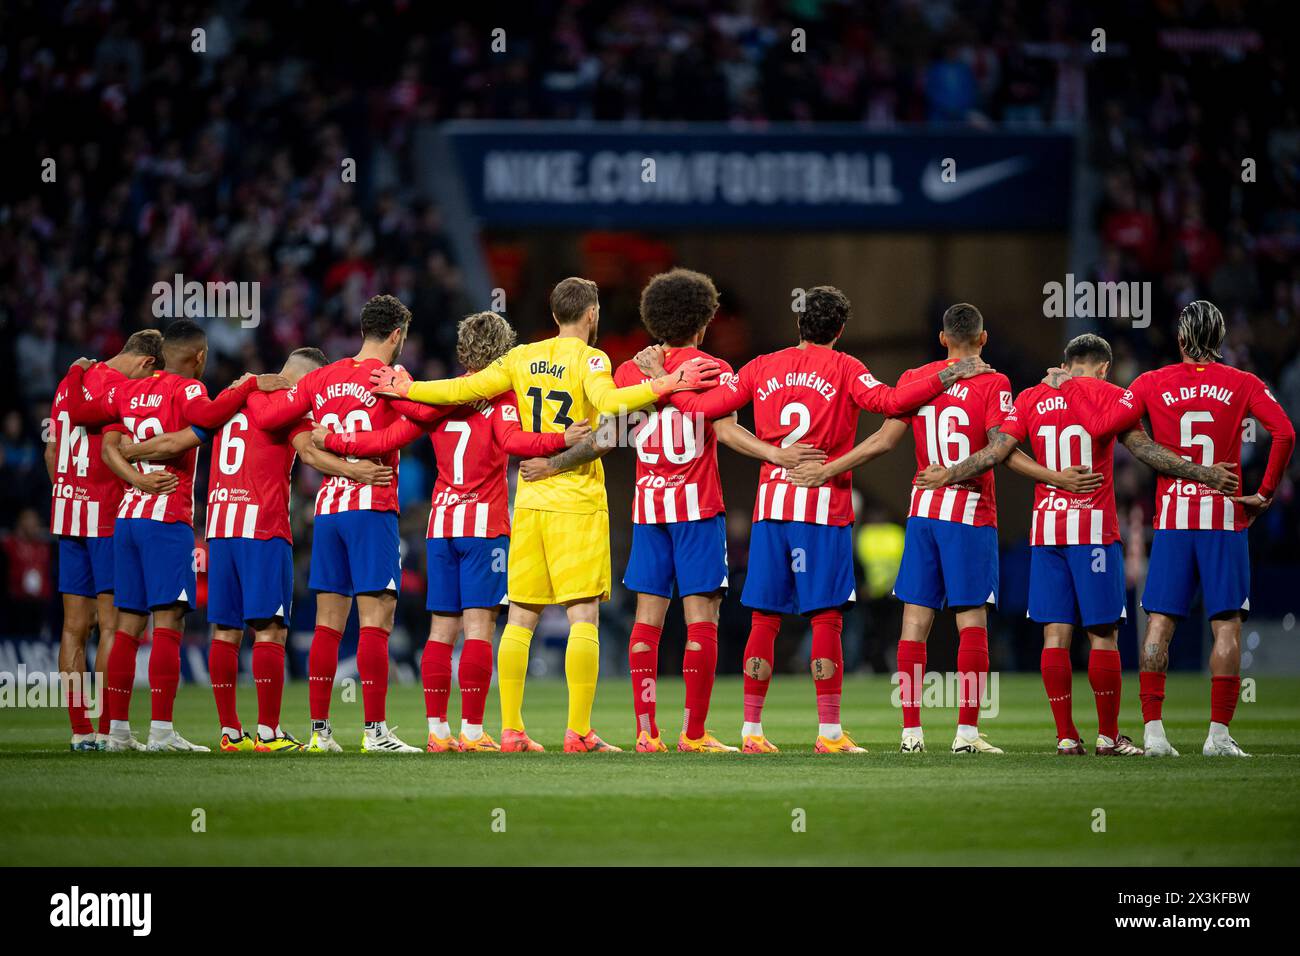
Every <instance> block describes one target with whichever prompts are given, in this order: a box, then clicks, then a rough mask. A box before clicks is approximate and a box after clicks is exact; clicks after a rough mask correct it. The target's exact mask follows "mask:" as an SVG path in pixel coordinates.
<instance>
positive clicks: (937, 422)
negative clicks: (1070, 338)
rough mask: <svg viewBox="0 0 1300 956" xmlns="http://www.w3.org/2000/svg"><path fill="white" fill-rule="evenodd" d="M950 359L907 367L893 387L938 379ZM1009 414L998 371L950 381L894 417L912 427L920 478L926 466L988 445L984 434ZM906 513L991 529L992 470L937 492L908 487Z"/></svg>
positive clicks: (994, 519) (1005, 383) (1007, 386)
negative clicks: (915, 406) (909, 495)
mask: <svg viewBox="0 0 1300 956" xmlns="http://www.w3.org/2000/svg"><path fill="white" fill-rule="evenodd" d="M955 361H956V360H955V359H941V360H939V361H937V362H931V363H930V364H928V365H922V366H921V367H920V368H914V369H909V370H908V371H906V372H904V373H903V374H902V376H901V377H900V378H899V380H898V387H899V388H902V387H903V385H904V384H906V383H909V382H912V381H914V380H915V379H917V378H922V379H928V378H929V377H930V376H934V375H937V374H938V373H939V372H941V371H943V370H944V369H945V368H947V367H948V366H949V365H952V364H953V363H954V362H955ZM1010 411H1011V382H1010V381H1009V380H1008V379H1007V377H1006V376H1005V375H1003V374H1002V373H1001V372H986V373H985V374H983V375H976V376H975V377H974V378H967V379H962V380H961V381H957V382H953V383H952V385H950V386H948V388H947V390H945V391H944V392H942V393H941V394H939V395H937V396H935V397H934V398H933V399H932V400H931V401H929V402H928V403H926V404H925V405H922V406H921V407H920V408H918V409H917V410H916V412H915V413H914V414H911V415H905V416H899V417H900V418H902V419H903V420H904V421H907V422H908V423H909V424H911V426H912V437H913V439H914V441H915V442H916V473H917V474H918V475H919V474H920V473H921V472H923V471H925V469H926V468H928V467H930V465H942V466H943V467H944V468H947V467H949V466H951V465H955V464H956V463H957V462H959V461H961V460H962V459H963V458H967V457H969V456H970V455H971V454H972V453H973V452H977V451H979V450H980V449H981V448H983V447H984V446H985V445H987V444H988V433H989V430H990V429H993V428H997V427H998V426H999V425H1001V424H1002V419H1003V418H1004V417H1005V416H1006V414H1007V413H1008V412H1010ZM908 515H909V516H911V517H913V518H936V519H938V520H940V521H956V522H958V523H960V524H969V525H994V526H996V525H997V523H998V508H997V498H996V495H995V493H994V484H993V471H992V469H990V470H989V471H986V472H984V473H983V474H979V475H976V476H975V477H974V478H972V479H970V480H969V481H963V482H962V483H961V484H958V485H953V486H951V487H949V488H942V489H940V490H938V491H925V490H922V489H920V488H917V487H916V486H915V485H913V486H912V501H911V507H910V508H909V510H908Z"/></svg>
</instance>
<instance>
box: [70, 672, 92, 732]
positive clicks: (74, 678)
mask: <svg viewBox="0 0 1300 956" xmlns="http://www.w3.org/2000/svg"><path fill="white" fill-rule="evenodd" d="M81 680H82V678H81V675H80V674H70V675H68V681H69V686H68V691H67V693H68V720H69V722H71V724H72V732H73V733H74V734H93V733H94V732H95V725H94V724H92V723H91V722H90V718H89V717H87V716H86V698H85V695H84V693H83V689H82V685H81Z"/></svg>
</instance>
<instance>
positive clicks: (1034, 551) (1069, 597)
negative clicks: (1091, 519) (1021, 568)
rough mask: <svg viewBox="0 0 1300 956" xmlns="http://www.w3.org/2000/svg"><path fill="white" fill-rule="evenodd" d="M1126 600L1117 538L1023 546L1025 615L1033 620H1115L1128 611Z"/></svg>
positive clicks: (1100, 622) (1086, 624)
mask: <svg viewBox="0 0 1300 956" xmlns="http://www.w3.org/2000/svg"><path fill="white" fill-rule="evenodd" d="M1126 604H1127V594H1126V590H1125V587H1124V546H1123V545H1122V544H1121V543H1120V542H1118V541H1112V542H1111V543H1110V544H1107V545H1100V544H1067V545H1055V546H1053V545H1046V544H1038V545H1034V546H1033V547H1032V548H1030V549H1029V616H1030V617H1031V618H1032V619H1033V620H1035V621H1037V622H1038V623H1039V624H1078V625H1081V626H1083V627H1097V626H1100V625H1103V624H1115V623H1117V622H1118V621H1122V620H1124V618H1126V617H1127V616H1128V608H1127V606H1126Z"/></svg>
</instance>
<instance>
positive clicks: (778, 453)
mask: <svg viewBox="0 0 1300 956" xmlns="http://www.w3.org/2000/svg"><path fill="white" fill-rule="evenodd" d="M825 460H826V452H824V451H822V450H821V449H820V448H814V447H813V446H812V445H805V444H803V443H802V442H796V443H795V444H793V445H791V446H790V447H789V448H777V449H775V450H774V453H773V455H772V464H774V465H779V466H781V467H782V468H784V469H785V470H786V471H790V470H792V469H794V468H797V467H799V466H800V465H802V464H803V463H804V462H811V463H812V464H814V465H820V464H821V463H822V462H824V461H825Z"/></svg>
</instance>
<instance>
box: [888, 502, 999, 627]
mask: <svg viewBox="0 0 1300 956" xmlns="http://www.w3.org/2000/svg"><path fill="white" fill-rule="evenodd" d="M894 596H895V597H896V598H898V599H899V600H900V601H903V602H905V603H907V604H917V605H920V606H921V607H931V608H934V609H935V610H939V609H940V608H942V607H945V606H946V607H980V606H982V605H984V604H993V605H996V604H997V603H998V529H997V528H995V527H993V525H980V526H978V527H977V526H975V525H969V524H961V523H960V522H957V521H941V520H939V519H938V518H908V519H907V532H906V533H905V534H904V536H903V560H902V562H901V563H900V564H899V566H898V580H896V581H895V582H894Z"/></svg>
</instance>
